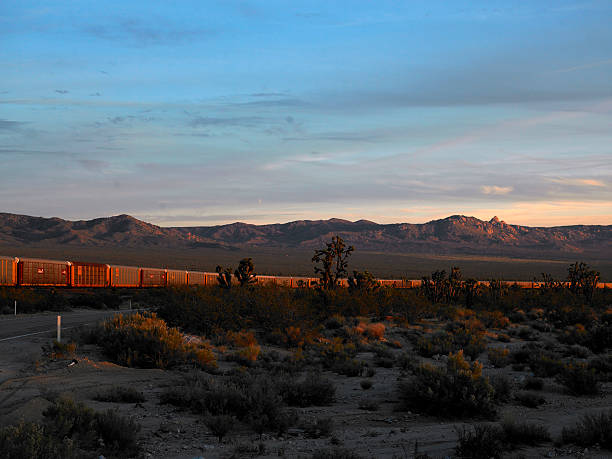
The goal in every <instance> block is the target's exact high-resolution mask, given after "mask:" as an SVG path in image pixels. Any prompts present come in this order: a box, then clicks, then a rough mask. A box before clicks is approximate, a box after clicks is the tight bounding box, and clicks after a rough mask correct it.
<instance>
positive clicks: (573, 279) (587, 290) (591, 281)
mask: <svg viewBox="0 0 612 459" xmlns="http://www.w3.org/2000/svg"><path fill="white" fill-rule="evenodd" d="M599 276H600V274H599V272H598V271H595V270H593V269H590V268H589V265H587V264H586V263H584V262H580V263H578V262H576V263H574V264H573V265H570V266H569V268H568V269H567V281H568V282H569V289H570V290H571V291H572V293H574V294H583V295H584V296H585V297H586V299H587V300H588V301H592V300H593V292H594V291H595V288H597V282H598V281H599Z"/></svg>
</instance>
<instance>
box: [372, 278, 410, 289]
mask: <svg viewBox="0 0 612 459" xmlns="http://www.w3.org/2000/svg"><path fill="white" fill-rule="evenodd" d="M376 280H377V281H378V283H379V284H380V285H381V286H382V287H391V288H402V287H403V286H404V281H402V280H401V279H376Z"/></svg>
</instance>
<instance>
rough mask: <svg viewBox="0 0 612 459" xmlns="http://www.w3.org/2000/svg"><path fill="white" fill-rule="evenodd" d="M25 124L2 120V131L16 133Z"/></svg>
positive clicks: (0, 129) (0, 126)
mask: <svg viewBox="0 0 612 459" xmlns="http://www.w3.org/2000/svg"><path fill="white" fill-rule="evenodd" d="M24 124H25V123H23V122H21V121H11V120H5V119H0V131H15V130H17V129H20V128H21V127H22V126H23V125H24Z"/></svg>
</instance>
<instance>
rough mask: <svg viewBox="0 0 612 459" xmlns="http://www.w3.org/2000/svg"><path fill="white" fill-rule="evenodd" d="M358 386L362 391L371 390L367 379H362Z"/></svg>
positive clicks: (370, 382)
mask: <svg viewBox="0 0 612 459" xmlns="http://www.w3.org/2000/svg"><path fill="white" fill-rule="evenodd" d="M359 385H360V386H361V388H362V389H363V390H368V389H371V388H372V381H371V380H369V379H362V380H361V381H360V382H359Z"/></svg>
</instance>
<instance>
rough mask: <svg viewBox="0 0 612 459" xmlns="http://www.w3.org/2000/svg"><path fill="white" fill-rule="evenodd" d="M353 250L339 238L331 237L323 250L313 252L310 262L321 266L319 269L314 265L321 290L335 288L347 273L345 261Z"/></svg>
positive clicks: (346, 262)
mask: <svg viewBox="0 0 612 459" xmlns="http://www.w3.org/2000/svg"><path fill="white" fill-rule="evenodd" d="M354 250H355V248H354V247H353V246H349V247H347V246H346V244H345V243H344V240H342V238H341V237H340V236H334V237H332V240H331V242H328V243H327V244H326V248H325V249H319V250H315V254H314V256H313V257H312V262H313V263H317V264H319V263H320V264H321V267H319V266H316V265H315V268H314V271H315V274H316V275H318V276H319V279H320V282H319V285H320V286H321V288H322V289H324V290H332V289H334V288H336V286H337V285H338V281H339V280H340V278H342V277H343V276H344V275H346V273H347V271H346V268H347V266H348V261H347V260H348V257H349V256H350V255H351V253H352V252H353V251H354Z"/></svg>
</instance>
